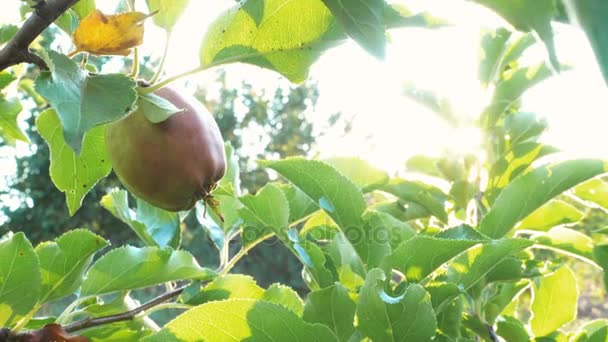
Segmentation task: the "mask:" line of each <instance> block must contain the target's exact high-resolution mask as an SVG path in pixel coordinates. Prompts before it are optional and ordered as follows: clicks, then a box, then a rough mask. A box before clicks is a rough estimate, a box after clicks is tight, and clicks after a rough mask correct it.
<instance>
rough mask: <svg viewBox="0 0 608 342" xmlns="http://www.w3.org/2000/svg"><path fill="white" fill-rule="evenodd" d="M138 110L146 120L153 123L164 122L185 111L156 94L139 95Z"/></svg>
mask: <svg viewBox="0 0 608 342" xmlns="http://www.w3.org/2000/svg"><path fill="white" fill-rule="evenodd" d="M137 108H139V109H141V110H142V111H143V112H144V115H145V116H146V119H148V120H149V121H150V122H152V123H159V122H163V121H165V120H167V119H168V118H169V117H170V116H171V115H173V114H177V113H181V112H183V111H184V109H183V108H177V107H175V105H174V104H173V103H171V102H169V101H167V100H165V99H164V98H162V97H160V96H158V95H154V94H145V95H139V96H138V98H137Z"/></svg>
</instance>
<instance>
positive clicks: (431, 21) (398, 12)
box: [384, 3, 449, 29]
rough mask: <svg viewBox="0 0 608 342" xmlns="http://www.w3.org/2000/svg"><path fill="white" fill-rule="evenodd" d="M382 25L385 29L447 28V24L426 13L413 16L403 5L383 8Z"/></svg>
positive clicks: (395, 4) (391, 5) (397, 4)
mask: <svg viewBox="0 0 608 342" xmlns="http://www.w3.org/2000/svg"><path fill="white" fill-rule="evenodd" d="M384 25H385V26H386V27H387V28H396V27H422V28H429V29H433V28H439V27H443V26H448V25H449V23H448V22H447V21H446V20H444V19H441V18H438V17H435V16H433V15H432V14H430V13H428V12H420V13H417V14H414V13H412V12H411V11H410V10H409V9H408V8H406V7H405V6H403V4H400V3H392V4H386V5H385V6H384Z"/></svg>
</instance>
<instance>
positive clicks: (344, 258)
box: [325, 233, 365, 290]
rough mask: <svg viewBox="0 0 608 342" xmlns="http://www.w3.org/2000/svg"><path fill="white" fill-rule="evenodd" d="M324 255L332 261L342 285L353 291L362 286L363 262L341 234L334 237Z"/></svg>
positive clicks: (363, 277)
mask: <svg viewBox="0 0 608 342" xmlns="http://www.w3.org/2000/svg"><path fill="white" fill-rule="evenodd" d="M325 253H326V254H327V255H329V257H330V258H331V260H332V261H333V265H334V266H335V268H336V271H337V273H338V279H339V280H340V283H342V285H344V286H345V287H347V288H349V289H353V290H356V289H358V288H359V287H360V286H361V285H363V282H364V279H365V267H364V266H363V261H361V258H360V257H359V255H358V254H357V252H356V251H355V249H354V248H353V246H352V245H351V244H350V242H349V241H348V240H347V239H346V237H345V236H344V234H343V233H338V234H336V235H335V236H334V238H333V239H332V240H331V242H330V243H329V245H327V247H326V248H325Z"/></svg>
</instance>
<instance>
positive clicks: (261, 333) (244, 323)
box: [142, 299, 338, 342]
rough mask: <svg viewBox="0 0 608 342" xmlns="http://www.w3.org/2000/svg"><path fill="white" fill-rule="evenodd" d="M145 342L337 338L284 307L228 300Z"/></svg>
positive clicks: (180, 320) (199, 309)
mask: <svg viewBox="0 0 608 342" xmlns="http://www.w3.org/2000/svg"><path fill="white" fill-rule="evenodd" d="M193 322H196V324H193ZM142 341H144V342H155V341H163V342H169V341H180V342H190V341H192V342H194V341H213V342H224V341H225V342H232V341H323V342H326V341H327V342H332V341H335V342H337V341H338V339H337V338H336V336H335V335H334V334H333V333H332V332H331V331H330V330H329V328H327V327H325V326H323V325H321V324H310V323H306V322H304V321H303V320H302V319H301V318H300V317H298V316H297V315H296V314H295V313H293V312H292V311H290V310H289V309H287V308H285V307H283V306H281V305H277V304H273V303H269V302H265V301H256V300H251V299H229V300H224V301H219V302H210V303H205V304H203V305H200V306H197V307H195V308H193V309H190V310H188V311H186V312H185V313H183V314H181V315H179V316H178V317H177V318H175V319H174V320H172V321H171V322H169V323H167V325H165V326H164V327H163V329H162V330H161V331H159V332H158V333H156V334H154V335H152V336H149V337H147V338H144V339H143V340H142Z"/></svg>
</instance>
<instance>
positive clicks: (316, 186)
mask: <svg viewBox="0 0 608 342" xmlns="http://www.w3.org/2000/svg"><path fill="white" fill-rule="evenodd" d="M262 165H264V166H266V167H269V168H271V169H273V170H275V171H277V172H278V173H279V174H281V175H282V176H283V177H285V178H287V180H289V181H290V182H291V183H293V184H294V185H295V186H297V187H298V188H300V190H302V191H303V192H304V193H306V194H307V195H308V196H309V197H310V198H312V199H313V200H314V201H315V202H317V204H318V205H319V206H320V207H321V208H322V209H323V210H325V211H326V212H327V214H329V216H330V217H331V218H332V219H333V220H334V221H335V222H336V223H337V224H338V225H339V226H340V227H341V228H342V229H344V230H345V231H348V230H349V229H358V227H360V223H361V214H363V210H364V209H365V201H364V200H363V195H362V193H361V190H360V189H359V188H358V187H357V186H356V185H355V184H353V183H352V182H351V181H350V180H349V179H347V178H346V177H344V176H343V175H342V174H340V173H339V172H338V171H337V170H336V169H335V168H333V167H331V166H329V165H327V164H325V163H322V162H319V161H314V160H305V159H302V158H290V159H285V160H280V161H265V162H263V163H262ZM347 235H348V234H347Z"/></svg>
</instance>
